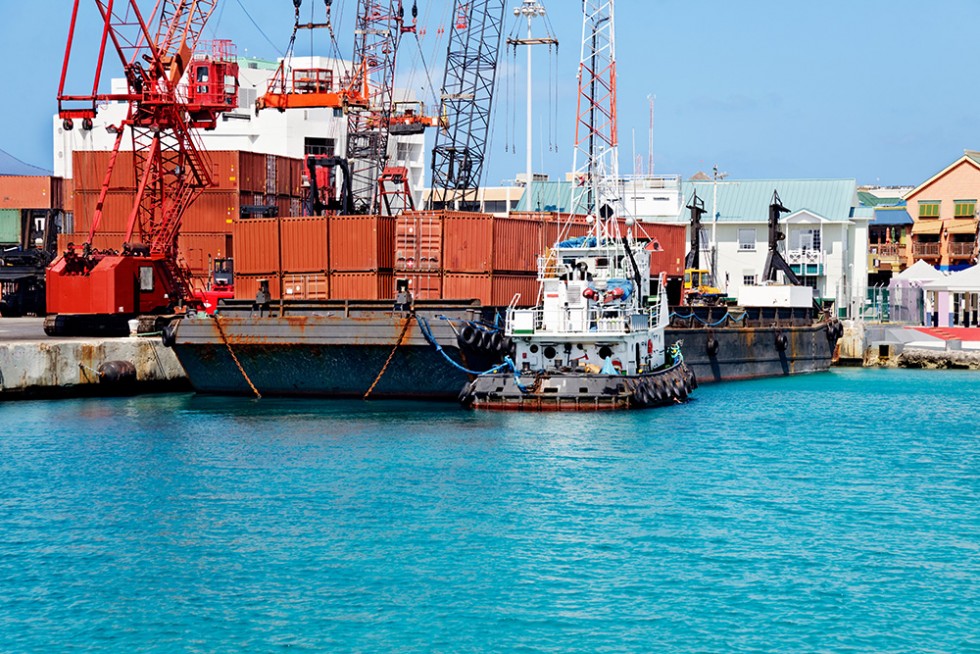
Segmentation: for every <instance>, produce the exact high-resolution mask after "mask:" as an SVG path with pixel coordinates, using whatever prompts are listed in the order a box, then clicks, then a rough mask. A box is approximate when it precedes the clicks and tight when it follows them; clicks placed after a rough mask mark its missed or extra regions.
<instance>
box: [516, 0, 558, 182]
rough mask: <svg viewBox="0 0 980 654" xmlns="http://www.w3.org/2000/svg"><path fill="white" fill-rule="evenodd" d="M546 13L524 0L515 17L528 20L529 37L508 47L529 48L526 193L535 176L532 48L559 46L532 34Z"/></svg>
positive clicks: (532, 1)
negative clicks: (538, 19) (532, 24)
mask: <svg viewBox="0 0 980 654" xmlns="http://www.w3.org/2000/svg"><path fill="white" fill-rule="evenodd" d="M545 13H546V11H545V8H544V5H542V4H541V3H540V2H538V1H537V0H524V1H523V2H522V3H521V6H520V7H515V8H514V15H515V16H517V17H518V18H520V17H522V16H523V17H524V18H526V19H527V37H526V38H523V39H515V38H508V39H507V45H512V46H514V47H515V48H516V47H517V46H519V45H525V46H527V152H526V156H527V163H526V170H527V179H526V180H525V181H524V188H525V189H526V191H530V189H531V179H532V178H533V176H534V163H533V150H534V147H533V141H532V140H531V139H532V136H533V134H532V129H531V127H532V125H533V123H532V120H531V107H532V103H533V96H532V95H531V91H532V85H531V82H532V78H533V76H532V74H531V46H533V45H549V46H551V45H555V46H557V45H558V39H556V38H554V37H553V36H552V35H550V34H549V35H548V36H546V37H543V38H538V39H536V38H534V37H533V36H532V34H531V23H532V22H533V21H534V19H535V18H539V17H543V16H544V15H545Z"/></svg>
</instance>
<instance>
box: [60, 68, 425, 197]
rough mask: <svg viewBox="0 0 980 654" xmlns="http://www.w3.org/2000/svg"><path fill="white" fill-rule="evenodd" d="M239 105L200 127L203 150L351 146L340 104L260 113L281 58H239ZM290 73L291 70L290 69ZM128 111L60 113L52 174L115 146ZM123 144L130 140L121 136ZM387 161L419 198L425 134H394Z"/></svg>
mask: <svg viewBox="0 0 980 654" xmlns="http://www.w3.org/2000/svg"><path fill="white" fill-rule="evenodd" d="M238 61H239V93H238V106H237V107H236V108H234V109H233V110H231V111H228V112H226V113H224V114H222V115H221V117H220V118H219V119H218V126H217V127H216V128H215V129H214V130H213V131H202V132H199V134H200V136H201V142H202V143H203V144H204V148H205V150H215V151H217V150H242V151H248V152H259V153H262V154H274V155H280V156H285V157H293V158H296V159H302V158H303V156H304V155H305V154H340V155H342V154H343V153H344V151H345V150H346V147H347V138H346V136H347V117H346V116H345V115H344V114H343V113H342V112H341V111H340V110H339V109H338V110H334V109H289V110H287V111H283V112H280V111H277V110H275V109H265V110H263V111H261V112H259V114H258V115H256V112H255V101H256V99H258V98H259V97H260V96H261V95H262V94H263V93H265V92H266V87H267V86H268V84H269V82H270V81H271V79H272V76H273V75H274V74H275V71H276V69H277V68H278V66H279V63H278V62H271V61H263V60H258V59H245V58H239V60H238ZM292 66H293V67H294V68H298V69H304V68H307V69H308V68H322V69H331V70H333V71H334V78H335V79H340V78H342V77H343V75H344V71H349V70H350V68H351V65H350V63H349V62H345V61H341V60H338V59H332V58H327V57H295V58H294V59H293V60H292ZM287 74H288V73H287ZM112 92H113V93H125V92H126V81H125V80H124V79H122V78H119V79H113V80H112ZM395 97H396V99H399V100H402V99H409V95H408V93H407V92H405V91H402V90H397V91H396V92H395ZM125 116H126V104H125V103H122V102H117V103H111V104H106V105H105V106H103V107H101V108H100V110H99V114H98V116H96V118H95V120H94V121H93V127H92V129H91V130H84V129H81V127H80V121H76V122H75V129H73V130H71V131H66V130H65V129H64V128H63V126H62V121H61V119H60V118H58V117H57V116H55V118H54V174H55V175H56V176H59V177H67V178H71V177H73V171H72V157H71V153H72V152H73V151H76V150H111V149H112V147H113V145H114V143H115V138H116V134H115V128H114V127H113V126H114V125H118V124H119V123H120V122H121V121H122V120H123V119H124V118H125ZM122 147H123V148H124V149H131V148H132V140H131V139H128V138H124V139H123V145H122ZM388 147H389V150H388V151H389V154H390V157H391V158H390V159H389V165H391V166H404V167H406V168H408V171H409V184H410V185H411V188H412V191H413V193H414V194H415V196H416V197H415V199H416V202H418V201H420V199H421V190H422V187H423V180H424V173H425V168H426V156H425V139H424V136H423V135H411V136H398V137H395V136H392V137H390V139H389V146H388Z"/></svg>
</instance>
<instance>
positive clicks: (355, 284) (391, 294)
mask: <svg viewBox="0 0 980 654" xmlns="http://www.w3.org/2000/svg"><path fill="white" fill-rule="evenodd" d="M330 297H331V299H334V300H393V299H394V298H395V276H394V274H393V273H390V272H334V273H330Z"/></svg>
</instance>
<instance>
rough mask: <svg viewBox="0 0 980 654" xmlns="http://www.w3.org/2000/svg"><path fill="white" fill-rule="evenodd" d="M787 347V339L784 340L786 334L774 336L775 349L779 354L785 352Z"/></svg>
mask: <svg viewBox="0 0 980 654" xmlns="http://www.w3.org/2000/svg"><path fill="white" fill-rule="evenodd" d="M788 345H789V339H788V338H786V334H779V335H778V336H776V349H777V350H779V351H780V352H785V351H786V347H787V346H788Z"/></svg>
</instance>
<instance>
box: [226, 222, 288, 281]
mask: <svg viewBox="0 0 980 654" xmlns="http://www.w3.org/2000/svg"><path fill="white" fill-rule="evenodd" d="M276 220H277V219H276V218H249V219H247V220H236V221H235V222H234V223H233V224H232V240H233V242H234V244H235V273H236V276H237V274H238V273H242V274H244V275H272V274H273V273H275V272H276V271H277V270H278V269H279V247H278V243H279V241H278V239H279V231H278V228H277V225H276Z"/></svg>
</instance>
